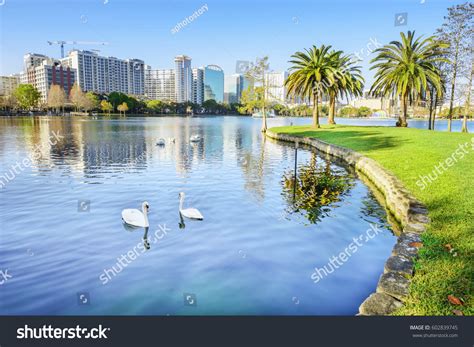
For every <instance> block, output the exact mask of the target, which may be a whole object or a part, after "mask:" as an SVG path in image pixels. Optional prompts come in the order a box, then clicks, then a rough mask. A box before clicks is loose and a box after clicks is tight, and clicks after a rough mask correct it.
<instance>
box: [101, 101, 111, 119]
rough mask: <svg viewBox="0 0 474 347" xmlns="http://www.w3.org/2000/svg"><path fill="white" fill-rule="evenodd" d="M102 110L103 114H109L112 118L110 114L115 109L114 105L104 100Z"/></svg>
mask: <svg viewBox="0 0 474 347" xmlns="http://www.w3.org/2000/svg"><path fill="white" fill-rule="evenodd" d="M100 109H101V110H102V112H104V113H106V112H107V113H108V114H109V116H110V112H111V111H113V109H114V107H113V106H112V104H111V103H110V102H108V101H107V100H102V101H101V102H100Z"/></svg>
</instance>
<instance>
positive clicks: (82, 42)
mask: <svg viewBox="0 0 474 347" xmlns="http://www.w3.org/2000/svg"><path fill="white" fill-rule="evenodd" d="M48 44H49V45H50V46H52V45H60V46H61V58H64V45H101V46H106V45H108V44H109V43H108V42H97V41H48Z"/></svg>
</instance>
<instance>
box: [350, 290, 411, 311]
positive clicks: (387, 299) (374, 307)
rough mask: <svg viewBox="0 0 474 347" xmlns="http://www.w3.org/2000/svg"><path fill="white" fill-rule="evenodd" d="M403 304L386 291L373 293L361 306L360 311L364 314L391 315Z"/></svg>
mask: <svg viewBox="0 0 474 347" xmlns="http://www.w3.org/2000/svg"><path fill="white" fill-rule="evenodd" d="M402 306H403V304H402V303H401V302H400V301H398V300H397V299H395V298H393V297H391V296H390V295H387V294H385V293H372V294H370V296H369V297H368V298H367V299H365V301H364V302H363V303H362V304H361V305H360V307H359V313H360V314H361V315H364V316H385V315H389V314H390V313H392V312H393V311H395V310H396V309H398V308H400V307H402Z"/></svg>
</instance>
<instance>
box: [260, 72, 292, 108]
mask: <svg viewBox="0 0 474 347" xmlns="http://www.w3.org/2000/svg"><path fill="white" fill-rule="evenodd" d="M287 77H288V72H286V71H284V72H266V73H265V84H266V87H267V91H266V93H267V95H266V96H267V100H268V101H270V102H275V103H279V104H287V103H288V101H289V100H288V98H287V97H286V92H287V90H286V87H285V80H286V78H287Z"/></svg>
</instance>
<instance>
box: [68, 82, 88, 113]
mask: <svg viewBox="0 0 474 347" xmlns="http://www.w3.org/2000/svg"><path fill="white" fill-rule="evenodd" d="M69 101H71V103H72V104H73V105H74V109H75V110H76V111H79V110H80V109H82V108H83V107H84V103H85V94H84V93H83V92H82V90H81V87H79V85H78V84H77V82H76V83H74V85H73V86H72V88H71V91H70V92H69Z"/></svg>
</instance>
